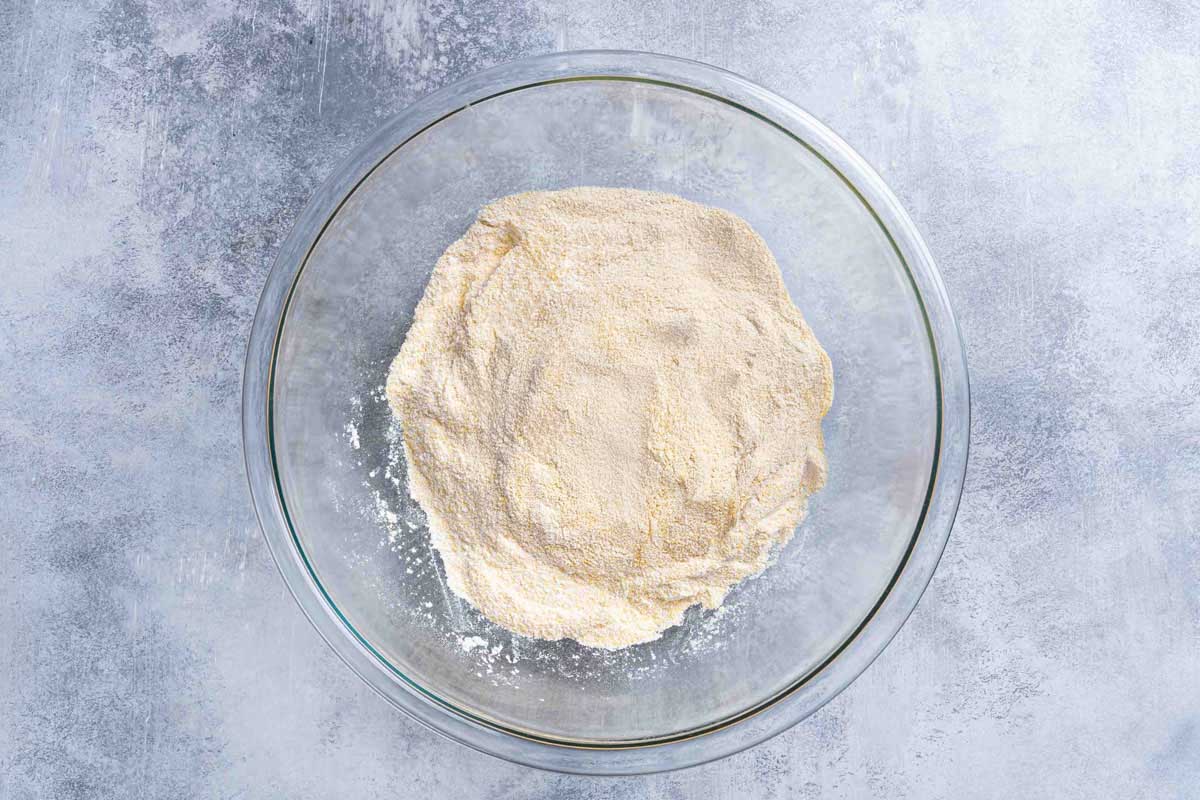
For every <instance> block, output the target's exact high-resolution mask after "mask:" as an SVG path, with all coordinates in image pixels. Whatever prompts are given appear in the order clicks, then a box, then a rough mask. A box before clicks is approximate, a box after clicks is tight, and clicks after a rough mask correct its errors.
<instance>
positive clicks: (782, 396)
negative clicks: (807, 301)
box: [387, 188, 833, 648]
mask: <svg viewBox="0 0 1200 800" xmlns="http://www.w3.org/2000/svg"><path fill="white" fill-rule="evenodd" d="M387 395H388V400H389V402H390V403H391V406H392V408H393V410H394V412H395V413H396V414H398V415H399V417H400V420H401V424H402V426H403V431H404V445H405V453H406V456H407V459H408V468H409V489H410V492H411V493H412V495H413V497H414V498H415V499H416V500H417V502H419V503H420V505H421V507H422V508H423V509H424V510H425V511H426V513H427V514H428V517H429V529H430V532H431V534H432V538H433V544H434V546H435V547H436V548H437V550H438V552H439V553H440V555H441V557H442V560H443V561H444V563H445V567H446V576H447V581H448V583H449V585H450V588H451V589H452V590H453V591H454V592H455V593H457V594H458V595H461V596H462V597H464V598H466V599H467V600H468V601H470V602H471V603H473V604H474V605H475V606H476V607H478V608H479V610H480V611H482V612H483V614H484V615H486V616H487V617H488V618H489V619H491V620H492V621H493V622H495V623H497V624H499V625H502V626H504V627H505V628H508V629H510V630H512V631H515V632H517V633H520V634H524V635H527V636H533V637H538V638H543V639H558V638H562V637H569V638H572V639H575V640H576V641H578V642H580V643H581V644H584V645H589V646H594V647H602V648H619V647H624V646H627V645H631V644H635V643H638V642H646V641H650V640H653V639H655V638H657V637H658V636H659V635H660V634H661V633H662V631H663V630H664V629H665V628H667V627H669V626H671V625H673V624H676V623H678V622H679V621H680V619H681V618H682V616H683V613H684V611H686V610H687V608H688V607H689V606H691V605H694V604H697V603H698V604H701V605H703V606H705V607H707V608H715V607H717V606H719V605H720V604H721V602H722V601H723V600H724V598H725V595H726V594H727V592H728V591H729V589H730V588H731V587H732V586H733V585H734V584H736V583H737V582H738V581H740V580H742V579H743V578H746V577H748V576H750V575H753V574H755V573H757V572H759V571H761V570H762V569H763V568H764V567H765V566H766V565H767V563H768V560H769V558H770V557H771V554H772V551H773V548H774V547H775V546H776V545H778V544H781V543H784V542H787V541H788V540H789V539H790V538H791V536H792V532H793V530H794V529H795V526H796V524H797V523H798V522H799V520H800V519H801V518H802V517H803V515H804V513H805V509H806V505H807V497H808V495H809V494H810V493H812V492H814V491H816V490H817V489H819V488H820V487H821V486H823V485H824V483H825V456H824V451H823V441H822V437H821V427H820V426H821V419H822V417H823V416H824V415H825V413H826V412H827V411H828V410H829V406H830V403H831V402H832V398H833V382H832V370H831V367H830V363H829V358H828V356H827V355H826V354H825V352H824V350H822V349H821V346H820V345H819V344H818V343H817V340H816V338H815V337H814V336H813V334H812V332H811V331H810V330H809V328H808V326H807V325H806V324H805V322H804V319H803V318H802V317H801V315H800V312H799V311H798V310H797V309H796V307H795V306H794V305H793V304H792V301H791V299H790V298H789V297H788V293H787V290H786V289H785V288H784V285H783V280H782V277H781V275H780V271H779V267H778V265H777V264H776V262H775V259H774V258H773V257H772V255H771V252H770V251H769V250H768V249H767V246H766V244H765V243H764V242H763V241H762V239H761V238H760V237H759V236H758V235H757V234H756V233H755V232H754V231H753V230H752V229H751V228H750V226H749V225H748V224H746V222H745V221H743V220H742V219H741V218H739V217H737V216H735V215H734V214H731V213H729V212H726V211H722V210H719V209H715V208H709V207H706V206H701V205H698V204H696V203H692V202H689V201H686V200H683V199H681V198H678V197H674V196H671V195H665V194H658V193H652V192H643V191H636V190H631V189H599V188H577V189H568V190H565V191H557V192H532V193H528V194H519V195H512V196H510V197H505V198H503V199H501V200H499V201H497V202H494V203H492V204H490V205H488V206H487V207H485V208H484V209H483V210H482V211H481V212H480V213H479V217H478V219H477V221H476V222H475V223H474V224H473V225H472V226H471V228H470V229H469V230H468V231H467V233H466V235H465V236H463V238H462V239H460V240H459V241H457V242H455V243H454V244H453V245H451V246H450V247H449V249H447V250H446V252H445V254H443V256H442V257H441V259H440V260H439V261H438V263H437V265H436V267H435V269H434V271H433V276H432V277H431V278H430V281H429V286H428V287H427V288H426V290H425V295H424V297H423V298H422V300H421V302H420V304H419V305H418V307H417V311H416V315H415V318H414V320H413V324H412V327H411V329H410V330H409V332H408V336H407V337H406V339H405V341H404V345H403V347H402V348H401V350H400V353H399V355H398V356H397V357H396V359H395V361H394V362H393V364H392V367H391V371H390V374H389V376H388V384H387Z"/></svg>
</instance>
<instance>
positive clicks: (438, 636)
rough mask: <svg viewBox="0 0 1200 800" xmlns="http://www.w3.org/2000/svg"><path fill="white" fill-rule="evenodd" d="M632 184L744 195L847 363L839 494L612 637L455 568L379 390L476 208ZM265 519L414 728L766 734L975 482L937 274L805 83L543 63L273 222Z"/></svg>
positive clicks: (523, 733) (251, 425) (261, 364)
mask: <svg viewBox="0 0 1200 800" xmlns="http://www.w3.org/2000/svg"><path fill="white" fill-rule="evenodd" d="M588 185H592V186H620V187H633V188H638V189H654V190H658V191H663V192H671V193H674V194H678V195H681V196H683V197H685V198H688V199H690V200H695V201H698V202H701V203H706V204H709V205H713V206H719V207H721V208H725V209H728V210H730V211H733V212H735V213H737V214H739V215H741V216H742V217H743V218H745V219H746V220H747V221H748V222H749V223H750V224H751V225H752V226H753V227H754V229H755V230H757V231H758V232H759V233H760V234H761V235H762V236H763V238H764V239H765V240H766V241H767V243H768V244H769V245H770V247H771V249H772V251H773V252H774V253H775V256H776V258H777V259H778V261H779V264H780V267H781V268H782V270H783V276H784V281H785V283H786V285H787V287H788V289H789V291H790V292H791V293H792V296H793V299H794V300H795V302H796V304H797V306H798V307H799V308H800V310H801V311H802V312H803V314H804V316H805V317H806V319H807V320H808V322H809V324H810V325H811V326H812V328H813V330H814V331H815V332H816V334H817V337H818V338H819V339H820V341H821V343H822V344H823V345H824V347H825V349H826V350H827V351H828V352H829V355H830V357H831V359H832V360H833V367H834V376H835V399H834V404H833V409H832V411H831V412H830V414H829V416H828V417H827V418H826V419H825V423H824V430H825V437H826V452H827V455H828V460H829V481H828V485H827V486H826V487H825V488H824V490H822V491H821V492H820V493H818V494H817V495H815V496H814V497H813V499H812V501H811V506H810V510H809V515H808V518H807V519H806V520H805V521H804V522H803V524H802V525H801V526H800V527H799V529H798V531H797V534H796V536H795V538H794V539H793V540H792V542H791V543H790V544H788V545H787V546H786V547H783V548H782V549H781V550H780V552H779V553H778V558H777V562H776V563H775V564H774V565H773V566H771V567H769V568H768V569H767V570H766V571H765V572H764V573H763V574H762V575H761V576H759V577H757V578H755V579H752V580H749V581H746V582H745V583H743V584H742V585H740V586H738V587H737V588H735V589H734V590H733V592H731V594H730V595H729V597H728V599H727V601H726V603H725V606H724V607H722V608H721V609H719V610H717V611H702V610H700V609H698V608H694V609H692V610H691V611H690V612H689V613H688V615H687V617H686V618H685V621H684V623H683V624H681V625H679V626H676V627H674V628H671V629H669V630H668V631H667V632H666V633H665V634H664V635H663V636H662V638H661V639H659V640H657V641H655V642H651V643H649V644H643V645H638V646H635V647H631V648H627V649H625V650H620V651H601V650H594V649H589V648H585V647H581V646H579V645H578V644H576V643H575V642H572V641H569V640H564V641H557V642H546V641H538V640H532V639H526V638H523V637H519V636H516V635H513V634H511V633H508V632H507V631H505V630H503V629H500V628H498V627H497V626H495V625H493V624H491V623H489V622H488V621H487V620H486V619H484V618H483V617H482V616H481V615H480V614H479V613H478V612H476V611H475V610H474V609H473V608H472V607H471V606H470V605H468V604H467V603H465V602H464V601H462V600H461V599H460V598H457V597H455V596H453V595H452V594H451V593H450V592H449V591H448V590H447V588H446V585H445V582H444V580H443V575H442V573H441V564H440V562H439V560H438V557H437V555H436V553H435V552H434V551H433V550H432V549H431V546H430V543H429V534H428V531H427V529H426V528H425V526H424V516H423V514H422V513H421V511H420V509H419V507H417V506H416V504H415V503H414V501H413V500H412V499H411V498H409V496H408V493H407V491H406V487H405V483H404V477H405V465H404V463H403V453H402V452H401V448H400V447H399V445H398V443H397V440H398V436H399V432H398V429H397V427H396V424H395V423H394V422H393V420H392V418H391V414H390V412H389V409H388V406H387V402H386V399H385V397H384V394H383V384H384V381H385V376H386V373H387V368H388V365H389V362H390V360H391V358H392V357H393V356H394V354H395V353H396V352H397V351H398V350H399V348H400V345H401V343H402V342H403V341H404V335H405V331H406V329H407V326H408V324H409V323H410V321H411V319H412V314H413V310H414V308H415V306H416V304H417V301H418V300H419V299H420V297H421V294H422V292H423V290H424V288H425V283H426V281H427V280H428V278H429V274H430V270H431V269H432V267H433V264H434V262H435V261H436V260H437V258H438V256H439V255H440V254H441V252H442V250H443V249H444V248H445V247H446V246H447V245H449V244H450V243H451V242H453V241H454V240H455V239H457V238H458V237H459V236H461V235H462V234H463V232H464V231H465V230H466V228H467V227H468V225H469V224H470V223H471V222H472V220H473V219H474V218H475V214H476V212H477V211H478V210H479V208H480V207H481V206H483V205H484V204H486V203H487V202H488V201H490V200H494V199H496V198H499V197H502V196H504V195H508V194H512V193H514V192H522V191H528V190H533V189H554V188H563V187H570V186H588ZM243 391H244V398H243V402H244V406H243V433H244V444H245V455H246V463H247V469H248V472H249V477H250V485H251V490H252V493H253V497H254V503H255V507H256V509H257V512H258V517H259V521H260V523H261V525H262V528H263V531H264V532H265V534H266V538H267V542H268V544H269V545H270V549H271V552H272V554H273V555H274V557H275V560H276V562H277V563H278V565H279V569H280V571H281V572H282V573H283V577H284V579H285V581H286V582H287V584H288V587H289V588H290V589H291V591H292V593H293V594H294V595H295V597H296V600H297V601H298V602H299V603H300V605H301V607H302V608H303V609H304V612H305V613H306V614H307V615H308V617H309V619H310V620H311V621H312V623H313V624H314V625H315V626H316V627H317V629H318V630H319V631H320V633H321V635H322V636H323V637H324V638H325V640H326V641H327V642H328V643H329V644H330V646H332V647H333V649H334V650H335V651H336V652H337V653H338V655H339V656H341V658H342V659H344V660H345V661H346V663H347V664H349V665H350V667H351V668H352V669H354V671H355V672H357V673H358V674H359V675H360V676H361V677H362V678H363V679H364V680H366V681H367V683H369V684H370V685H371V686H372V687H373V688H374V689H376V690H377V691H378V692H379V693H380V694H382V695H383V696H384V697H386V698H387V699H388V700H389V701H391V702H392V703H393V704H394V705H396V706H397V707H399V708H400V709H402V710H404V711H406V712H407V713H409V714H411V715H412V716H413V717H415V718H416V719H418V720H420V721H421V722H423V723H425V724H426V725H428V726H429V727H431V728H433V729H435V730H437V731H439V732H441V733H443V734H445V735H447V736H449V737H451V738H453V739H456V740H458V741H460V742H463V743H465V744H467V745H470V746H472V747H475V748H478V749H479V750H482V751H485V752H488V753H492V754H494V755H497V756H501V757H503V758H506V759H510V760H512V761H516V762H520V763H524V764H529V765H533V766H538V767H544V768H549V769H556V770H562V771H570V772H582V773H595V774H619V773H635V772H650V771H656V770H663V769H671V768H676V767H682V766H688V765H692V764H697V763H700V762H703V761H707V760H710V759H713V758H717V757H720V756H723V755H727V754H729V753H732V752H735V751H737V750H740V749H743V748H745V747H748V746H750V745H752V744H755V743H757V742H760V741H762V740H763V739H765V738H767V737H769V736H771V735H773V734H775V733H778V732H780V731H782V730H784V729H786V728H787V727H789V726H791V725H793V724H795V723H796V722H797V721H799V720H801V719H803V718H804V717H805V716H807V715H808V714H811V713H812V712H813V711H815V710H816V709H817V708H819V707H820V706H821V705H822V704H824V703H825V702H827V701H828V700H829V699H830V698H832V697H833V696H834V695H835V694H837V693H838V692H839V691H841V690H842V689H844V688H845V687H846V686H847V685H848V684H849V683H850V681H852V680H853V679H854V678H855V677H856V676H858V675H859V673H861V672H862V670H863V669H865V668H866V666H867V665H868V664H869V663H870V662H871V660H872V659H874V658H875V656H877V655H878V654H879V652H880V651H881V650H882V649H883V647H884V646H885V645H886V644H887V642H888V641H889V640H890V639H891V638H892V636H894V635H895V633H896V631H897V630H898V629H899V628H900V626H901V625H902V624H903V622H904V620H905V619H906V618H907V616H908V614H909V613H910V612H911V611H912V609H913V607H914V606H915V605H916V602H917V600H918V598H919V596H920V594H921V592H922V591H923V590H924V588H925V586H926V584H927V583H928V581H929V579H930V577H931V575H932V574H933V570H934V567H935V566H936V564H937V561H938V558H939V556H940V554H941V552H942V549H943V547H944V545H945V543H946V539H947V536H948V535H949V532H950V526H951V523H952V521H953V518H954V514H955V510H956V508H957V504H958V498H959V494H960V491H961V488H962V480H963V473H964V469H965V465H966V459H967V443H968V434H969V399H968V387H967V370H966V363H965V360H964V355H963V349H962V343H961V341H960V338H959V334H958V331H957V328H956V326H955V322H954V318H953V315H952V313H951V310H950V306H949V303H948V302H947V299H946V294H945V290H944V288H943V286H942V283H941V281H940V279H939V277H938V274H937V271H936V269H935V268H934V265H933V262H932V260H931V259H930V256H929V253H928V251H927V250H926V248H925V247H924V245H923V244H922V242H921V240H920V237H919V236H918V234H917V232H916V230H915V229H914V227H913V224H912V222H911V221H910V220H909V218H908V217H907V215H906V214H905V213H904V211H903V210H902V209H901V208H900V206H899V204H898V203H897V201H896V199H895V198H894V197H893V196H892V195H891V193H890V192H889V191H888V190H887V188H886V187H885V186H884V184H883V183H882V181H881V180H880V179H879V177H878V176H877V175H876V174H875V173H874V172H873V171H871V169H870V168H869V167H868V166H867V165H866V164H865V163H864V162H863V161H862V160H861V159H860V158H859V157H858V156H857V155H856V154H855V153H854V152H853V151H852V150H851V149H850V148H849V147H848V146H847V145H846V144H845V143H844V142H842V141H841V140H840V139H838V138H837V136H835V135H834V134H833V133H832V132H831V131H829V130H828V129H827V128H825V127H824V126H823V125H822V124H820V123H819V122H817V121H816V120H814V119H813V118H812V117H810V116H808V115H807V114H805V113H804V112H803V111H801V110H800V109H798V108H796V107H795V106H794V105H792V104H791V103H789V102H787V101H785V100H783V99H782V98H779V97H777V96H775V95H774V94H771V93H770V92H767V91H766V90H764V89H762V88H760V87H758V86H755V85H754V84H752V83H750V82H749V81H746V80H745V79H743V78H740V77H738V76H737V75H733V74H731V73H728V72H724V71H721V70H718V69H715V68H713V67H708V66H705V65H702V64H698V63H693V62H689V61H683V60H680V59H675V58H667V57H663V56H657V55H650V54H645V53H627V52H581V53H563V54H557V55H549V56H543V57H538V58H533V59H528V60H524V61H519V62H515V63H511V64H507V65H504V66H501V67H497V68H495V69H490V70H487V71H486V72H482V73H480V74H478V75H476V76H474V77H472V78H469V79H467V80H465V81H462V82H461V83H458V84H455V85H453V86H450V87H448V88H446V89H443V90H442V91H439V92H436V93H435V94H433V95H430V96H429V97H426V98H425V99H424V100H422V101H420V102H418V103H416V104H415V105H413V106H412V107H410V108H409V109H407V110H406V111H404V112H403V113H401V114H400V115H398V116H396V117H395V118H393V119H392V120H391V121H390V122H388V123H387V124H386V125H384V126H383V127H382V128H381V129H380V130H379V131H378V132H377V133H376V134H375V135H374V136H373V137H372V138H371V139H370V141H368V142H366V143H365V144H364V145H363V146H362V147H360V148H359V149H358V150H356V151H355V152H354V154H353V155H352V156H351V157H350V158H349V159H348V160H347V161H346V162H345V163H344V164H342V165H341V167H339V168H338V170H337V171H336V173H335V174H334V175H333V177H332V178H330V179H329V181H328V182H327V183H326V184H325V185H324V186H323V187H322V188H321V189H320V190H319V191H318V192H317V193H316V195H315V196H314V197H313V199H312V201H311V202H310V203H309V204H308V206H307V208H305V210H304V211H303V213H302V214H301V216H300V218H299V221H298V222H297V224H296V227H295V229H294V230H293V231H292V233H291V235H290V237H289V238H288V239H287V241H286V242H285V243H284V245H283V247H282V249H281V251H280V254H279V258H278V261H277V262H276V263H275V266H274V268H273V269H272V271H271V274H270V276H269V278H268V279H267V284H266V288H265V289H264V291H263V295H262V300H261V303H260V305H259V309H258V314H257V316H256V317H255V320H254V328H253V332H252V335H251V339H250V346H249V353H248V356H247V364H246V372H245V378H244V386H243Z"/></svg>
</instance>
